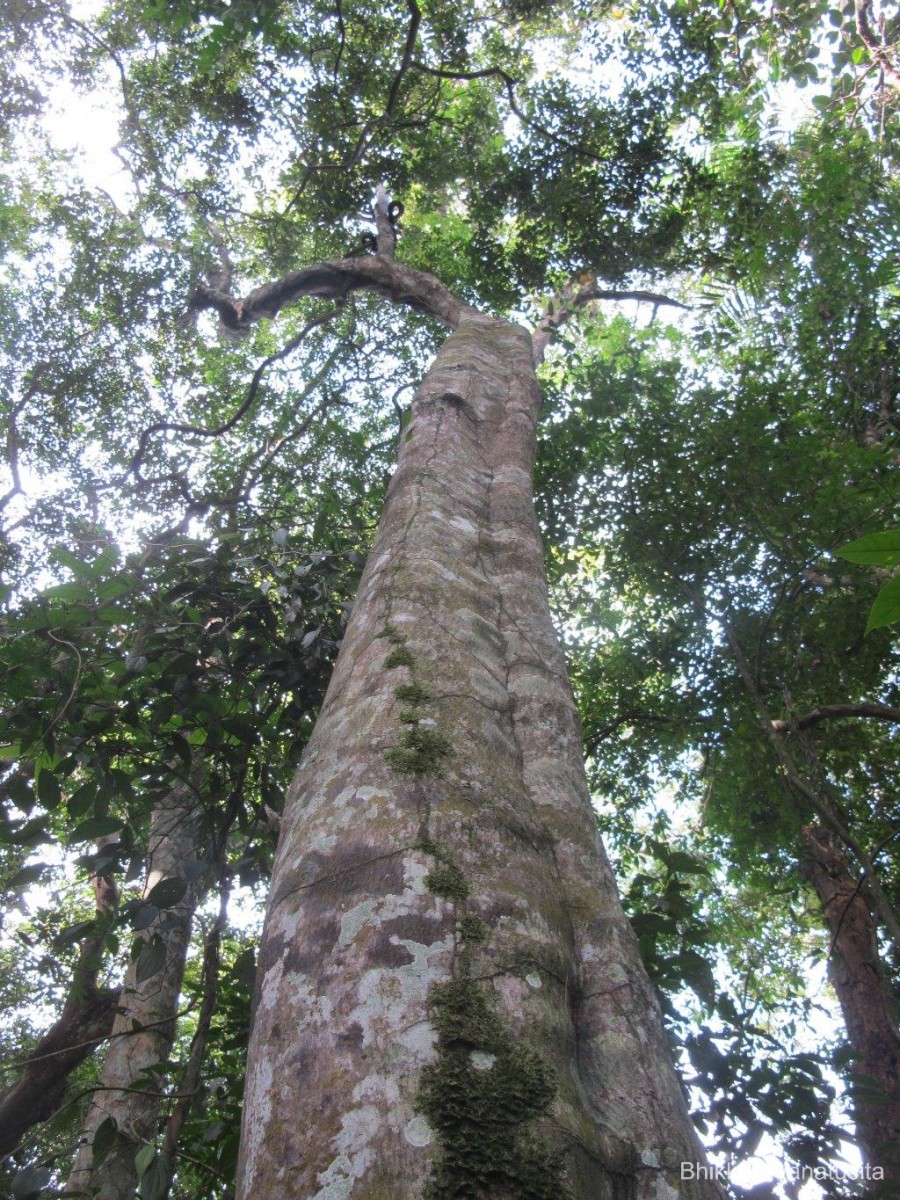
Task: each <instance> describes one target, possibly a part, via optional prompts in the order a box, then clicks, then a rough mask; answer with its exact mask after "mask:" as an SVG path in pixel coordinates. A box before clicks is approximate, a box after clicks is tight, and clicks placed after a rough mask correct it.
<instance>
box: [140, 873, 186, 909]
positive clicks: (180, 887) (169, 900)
mask: <svg viewBox="0 0 900 1200" xmlns="http://www.w3.org/2000/svg"><path fill="white" fill-rule="evenodd" d="M186 891H187V884H186V883H185V882H184V880H183V879H161V880H160V881H159V883H157V884H156V885H155V886H154V887H152V888H151V889H150V892H149V893H148V894H147V895H146V896H145V897H144V903H145V904H155V905H156V907H157V908H172V907H173V905H175V904H177V903H178V901H179V900H181V898H182V897H183V896H184V894H185V892H186Z"/></svg>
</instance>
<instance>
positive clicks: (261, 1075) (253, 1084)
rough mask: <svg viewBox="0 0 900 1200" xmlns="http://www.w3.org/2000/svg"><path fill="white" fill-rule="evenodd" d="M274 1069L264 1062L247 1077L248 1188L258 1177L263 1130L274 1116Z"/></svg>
mask: <svg viewBox="0 0 900 1200" xmlns="http://www.w3.org/2000/svg"><path fill="white" fill-rule="evenodd" d="M272 1079H273V1074H272V1067H271V1064H270V1063H268V1062H266V1061H265V1060H263V1061H262V1062H260V1063H259V1064H258V1065H257V1067H256V1070H255V1071H250V1072H249V1073H248V1075H247V1090H246V1094H245V1097H244V1110H245V1112H246V1113H247V1114H248V1116H249V1117H251V1118H252V1119H251V1124H250V1125H249V1126H248V1130H249V1136H248V1137H247V1139H246V1146H245V1148H244V1153H245V1154H246V1156H247V1166H246V1168H245V1171H244V1178H245V1179H246V1181H247V1184H248V1186H252V1184H253V1179H254V1176H255V1175H256V1164H257V1160H258V1158H259V1152H260V1149H261V1142H262V1130H263V1129H265V1128H266V1127H267V1125H268V1123H269V1120H270V1119H271V1116H272Z"/></svg>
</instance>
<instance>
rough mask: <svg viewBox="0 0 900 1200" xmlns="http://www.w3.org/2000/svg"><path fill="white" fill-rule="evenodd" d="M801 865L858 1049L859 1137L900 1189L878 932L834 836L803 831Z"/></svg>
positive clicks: (894, 1071)
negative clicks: (806, 853) (818, 912)
mask: <svg viewBox="0 0 900 1200" xmlns="http://www.w3.org/2000/svg"><path fill="white" fill-rule="evenodd" d="M803 836H804V840H805V842H806V846H807V849H808V851H809V857H808V858H807V859H806V860H805V861H804V862H803V863H802V868H803V873H804V874H805V875H806V877H807V878H808V879H809V880H810V882H811V883H812V885H813V887H814V888H815V890H816V894H817V895H818V897H819V900H820V902H821V904H822V910H823V912H824V915H825V923H826V925H827V927H828V930H829V933H830V934H831V957H830V960H829V975H830V978H831V982H832V984H833V986H834V990H835V992H837V997H838V1001H839V1003H840V1006H841V1011H842V1013H843V1014H844V1024H845V1025H846V1028H847V1038H848V1040H849V1042H850V1046H851V1048H852V1050H853V1056H854V1071H853V1074H854V1075H855V1076H856V1077H857V1088H856V1094H855V1096H854V1103H853V1116H854V1120H855V1121H856V1131H857V1134H858V1136H859V1140H860V1143H861V1144H862V1147H863V1150H864V1152H865V1155H866V1160H867V1162H868V1163H869V1165H870V1166H871V1168H872V1169H873V1170H874V1168H876V1167H880V1168H881V1169H882V1170H883V1172H884V1178H885V1179H886V1180H891V1181H892V1182H894V1183H898V1182H900V1031H898V1027H897V1013H896V1008H895V1005H894V1001H893V999H892V998H891V996H890V992H889V990H888V987H887V985H886V982H885V979H884V974H883V971H882V968H881V963H880V961H879V957H878V941H877V936H876V932H877V927H876V924H875V920H874V918H873V916H872V913H871V912H870V910H869V905H868V904H867V902H866V900H865V898H864V897H863V895H862V894H861V893H860V889H859V885H858V883H857V881H856V880H855V879H854V877H853V873H852V872H851V871H850V869H849V867H848V864H847V860H846V858H845V857H844V855H843V854H842V853H841V851H840V849H839V848H838V846H837V845H836V843H835V838H834V835H833V834H832V833H831V832H829V830H827V829H825V828H823V827H822V826H821V825H806V826H805V827H804V829H803Z"/></svg>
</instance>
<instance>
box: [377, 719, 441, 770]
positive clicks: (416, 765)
mask: <svg viewBox="0 0 900 1200" xmlns="http://www.w3.org/2000/svg"><path fill="white" fill-rule="evenodd" d="M452 752H453V750H452V747H451V745H450V743H449V742H448V741H447V739H446V738H445V737H443V736H442V735H441V734H439V733H435V731H434V730H433V729H427V728H424V729H423V728H422V726H421V725H418V724H415V725H410V726H409V727H408V728H406V729H404V730H403V732H402V733H401V735H400V744H399V746H394V747H393V748H392V749H390V750H388V751H387V752H386V754H385V757H386V758H387V760H388V762H389V763H390V765H391V766H392V767H393V768H394V770H395V771H397V772H398V773H399V774H400V775H440V773H441V763H442V762H443V760H444V759H445V758H448V757H449V756H450V754H452Z"/></svg>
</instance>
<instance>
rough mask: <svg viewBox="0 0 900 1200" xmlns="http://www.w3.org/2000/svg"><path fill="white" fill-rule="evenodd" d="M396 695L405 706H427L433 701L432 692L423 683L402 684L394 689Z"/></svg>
mask: <svg viewBox="0 0 900 1200" xmlns="http://www.w3.org/2000/svg"><path fill="white" fill-rule="evenodd" d="M394 695H395V696H396V697H397V699H398V700H401V701H402V702H403V703H404V704H426V703H427V702H428V701H429V700H430V699H431V692H429V690H428V688H426V687H423V686H422V684H421V683H401V684H400V685H399V687H395V688H394Z"/></svg>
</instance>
